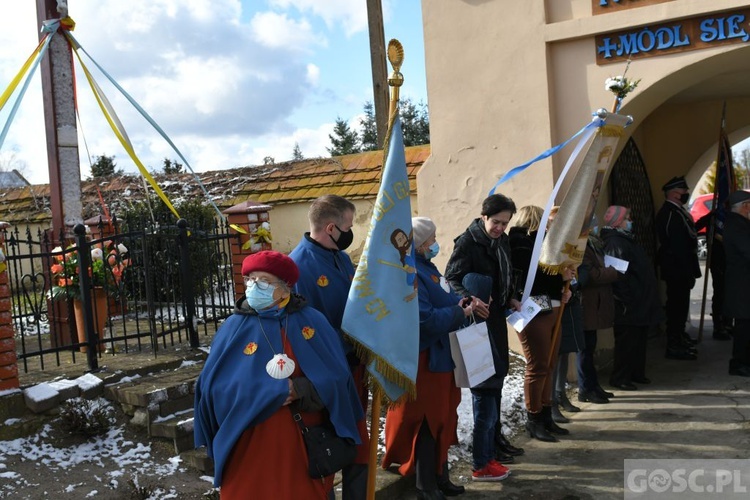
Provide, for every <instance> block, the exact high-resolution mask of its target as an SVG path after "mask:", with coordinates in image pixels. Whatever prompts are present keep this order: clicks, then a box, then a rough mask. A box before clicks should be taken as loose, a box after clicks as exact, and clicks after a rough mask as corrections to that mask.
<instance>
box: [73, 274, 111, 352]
mask: <svg viewBox="0 0 750 500" xmlns="http://www.w3.org/2000/svg"><path fill="white" fill-rule="evenodd" d="M91 305H92V307H93V315H94V330H95V331H96V332H97V333H98V334H99V352H102V351H104V350H105V349H106V347H105V345H104V342H103V339H104V325H105V324H106V323H107V292H105V291H104V288H101V287H95V288H94V290H93V292H92V293H91ZM73 313H74V314H75V318H76V330H77V331H78V342H79V343H82V344H85V343H86V342H87V340H86V329H85V328H84V326H83V325H84V322H85V319H84V311H83V302H81V301H80V300H78V299H74V300H73ZM87 350H88V347H86V346H85V345H84V346H81V347H80V351H81V352H86V351H87Z"/></svg>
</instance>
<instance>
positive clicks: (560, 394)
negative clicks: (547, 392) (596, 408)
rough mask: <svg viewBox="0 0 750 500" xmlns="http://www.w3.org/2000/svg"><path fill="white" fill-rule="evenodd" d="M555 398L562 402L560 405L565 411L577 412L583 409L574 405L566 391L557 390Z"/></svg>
mask: <svg viewBox="0 0 750 500" xmlns="http://www.w3.org/2000/svg"><path fill="white" fill-rule="evenodd" d="M555 399H556V400H557V402H558V403H559V404H560V407H562V409H563V410H565V411H568V412H571V413H576V412H579V411H581V409H580V408H578V407H577V406H573V403H571V402H570V400H569V399H568V394H567V393H566V392H565V391H557V392H556V393H555Z"/></svg>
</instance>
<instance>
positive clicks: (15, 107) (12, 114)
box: [0, 22, 59, 148]
mask: <svg viewBox="0 0 750 500" xmlns="http://www.w3.org/2000/svg"><path fill="white" fill-rule="evenodd" d="M57 24H58V25H59V22H58V23H57ZM50 29H51V28H50ZM55 29H57V26H55ZM43 31H48V30H43ZM51 40H52V35H48V36H47V39H46V40H45V41H44V45H43V46H42V50H40V51H39V54H38V55H37V58H36V60H35V61H34V64H32V65H31V67H30V68H29V71H28V73H27V74H26V80H25V81H24V82H23V86H22V87H21V90H20V91H19V92H18V95H17V96H16V100H15V102H14V103H13V107H12V108H11V110H10V113H9V114H8V119H7V120H6V121H5V126H3V131H2V133H0V148H2V147H3V144H4V143H5V137H6V136H7V135H8V130H10V124H11V123H13V119H14V118H15V117H16V112H17V111H18V107H19V106H20V105H21V101H22V100H23V96H24V95H26V89H27V88H29V83H31V80H32V78H34V73H35V72H36V68H37V67H38V66H39V62H40V61H41V60H42V58H43V57H44V54H45V53H46V52H47V48H48V47H49V43H50V41H51Z"/></svg>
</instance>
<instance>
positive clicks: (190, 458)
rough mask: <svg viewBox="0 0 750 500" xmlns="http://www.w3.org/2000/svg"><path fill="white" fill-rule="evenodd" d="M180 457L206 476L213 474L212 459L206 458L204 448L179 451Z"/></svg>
mask: <svg viewBox="0 0 750 500" xmlns="http://www.w3.org/2000/svg"><path fill="white" fill-rule="evenodd" d="M180 458H181V459H182V461H183V462H184V463H185V464H186V465H189V466H190V467H192V468H193V469H197V470H199V471H201V472H203V473H205V474H206V475H208V476H213V475H214V461H213V460H211V459H210V458H208V455H207V454H206V449H205V448H198V449H197V450H189V451H183V452H182V453H180Z"/></svg>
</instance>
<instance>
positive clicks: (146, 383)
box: [104, 363, 203, 435]
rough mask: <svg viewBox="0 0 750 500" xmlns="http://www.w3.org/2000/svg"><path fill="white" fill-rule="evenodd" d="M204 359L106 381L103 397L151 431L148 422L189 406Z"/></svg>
mask: <svg viewBox="0 0 750 500" xmlns="http://www.w3.org/2000/svg"><path fill="white" fill-rule="evenodd" d="M202 368H203V363H195V364H191V365H189V366H182V367H180V368H178V369H175V370H168V371H163V372H160V373H157V374H155V375H149V376H146V377H139V378H130V379H127V381H126V382H123V383H118V384H113V385H109V386H107V387H106V388H105V391H104V392H105V397H107V398H108V399H110V400H112V401H115V402H118V403H120V405H121V406H122V409H123V411H124V412H125V413H126V414H128V415H130V416H131V417H133V418H132V419H131V424H133V425H137V426H142V427H145V428H147V429H148V431H149V434H151V435H153V434H152V430H151V425H152V424H153V423H154V422H155V421H157V420H160V419H162V420H163V419H165V418H167V417H171V416H173V415H177V414H181V413H184V412H185V411H186V410H192V408H193V401H194V397H195V395H194V393H195V381H196V379H197V378H198V375H199V374H200V371H201V369H202Z"/></svg>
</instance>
